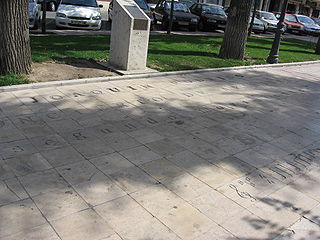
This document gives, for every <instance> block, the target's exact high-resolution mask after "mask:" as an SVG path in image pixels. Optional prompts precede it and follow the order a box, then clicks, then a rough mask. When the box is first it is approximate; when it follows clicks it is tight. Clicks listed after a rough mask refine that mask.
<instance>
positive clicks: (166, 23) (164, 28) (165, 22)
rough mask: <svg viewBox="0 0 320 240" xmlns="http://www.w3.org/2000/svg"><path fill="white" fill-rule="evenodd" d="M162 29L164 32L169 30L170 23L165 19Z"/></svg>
mask: <svg viewBox="0 0 320 240" xmlns="http://www.w3.org/2000/svg"><path fill="white" fill-rule="evenodd" d="M161 27H162V30H168V21H167V20H165V19H162V23H161Z"/></svg>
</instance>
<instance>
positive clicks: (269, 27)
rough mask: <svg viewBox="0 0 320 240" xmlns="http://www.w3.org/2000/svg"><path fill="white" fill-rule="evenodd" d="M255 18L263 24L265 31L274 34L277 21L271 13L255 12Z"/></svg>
mask: <svg viewBox="0 0 320 240" xmlns="http://www.w3.org/2000/svg"><path fill="white" fill-rule="evenodd" d="M256 18H258V19H259V20H260V21H261V22H263V24H264V29H265V31H269V32H274V31H275V30H276V29H277V24H278V22H279V21H278V19H277V18H276V16H275V15H274V14H273V13H271V12H265V11H257V12H256Z"/></svg>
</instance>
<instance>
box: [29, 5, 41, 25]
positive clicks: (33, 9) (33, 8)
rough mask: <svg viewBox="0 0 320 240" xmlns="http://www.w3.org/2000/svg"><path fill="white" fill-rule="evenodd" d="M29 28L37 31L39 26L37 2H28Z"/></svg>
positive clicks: (38, 6)
mask: <svg viewBox="0 0 320 240" xmlns="http://www.w3.org/2000/svg"><path fill="white" fill-rule="evenodd" d="M28 11H29V28H30V29H38V27H39V24H40V5H38V3H37V0H29V10H28Z"/></svg>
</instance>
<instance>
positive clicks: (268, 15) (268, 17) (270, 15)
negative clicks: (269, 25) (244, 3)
mask: <svg viewBox="0 0 320 240" xmlns="http://www.w3.org/2000/svg"><path fill="white" fill-rule="evenodd" d="M260 16H261V18H264V19H266V20H277V18H276V16H275V15H274V14H273V13H269V12H261V13H260Z"/></svg>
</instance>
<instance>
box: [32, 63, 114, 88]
mask: <svg viewBox="0 0 320 240" xmlns="http://www.w3.org/2000/svg"><path fill="white" fill-rule="evenodd" d="M113 75H117V74H116V73H114V72H111V71H109V70H108V69H106V68H105V67H103V66H101V65H99V64H97V63H96V62H95V61H93V60H86V59H70V58H68V59H62V60H59V61H56V62H54V61H50V62H42V63H33V65H32V73H31V74H29V75H27V76H26V77H27V78H28V79H29V80H30V82H48V81H57V80H70V79H81V78H94V77H106V76H113Z"/></svg>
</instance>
